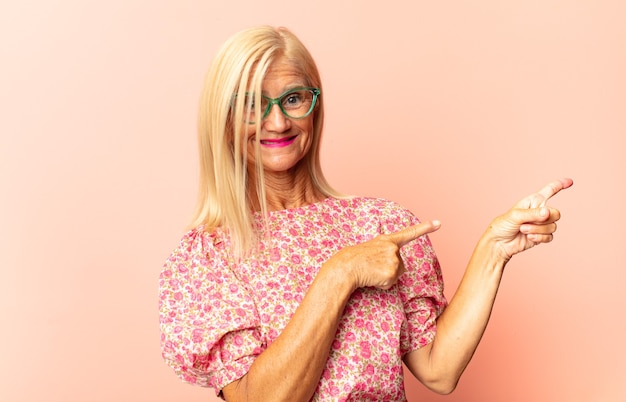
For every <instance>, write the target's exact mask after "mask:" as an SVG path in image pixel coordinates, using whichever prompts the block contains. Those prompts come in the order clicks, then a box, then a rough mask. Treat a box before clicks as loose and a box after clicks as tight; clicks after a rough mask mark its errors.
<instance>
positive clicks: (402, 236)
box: [381, 220, 441, 247]
mask: <svg viewBox="0 0 626 402" xmlns="http://www.w3.org/2000/svg"><path fill="white" fill-rule="evenodd" d="M440 227H441V222H439V221H438V220H433V221H426V222H422V223H419V224H417V225H413V226H409V227H407V228H404V229H402V230H399V231H397V232H394V233H389V234H386V235H381V237H384V238H386V239H387V240H389V241H391V242H393V243H395V244H396V245H397V246H398V247H402V246H404V245H405V244H407V243H408V242H410V241H413V240H415V239H417V238H418V237H420V236H424V235H425V234H428V233H432V232H434V231H436V230H438V229H439V228H440Z"/></svg>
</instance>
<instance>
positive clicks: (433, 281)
mask: <svg viewBox="0 0 626 402" xmlns="http://www.w3.org/2000/svg"><path fill="white" fill-rule="evenodd" d="M391 207H393V209H395V211H393V212H392V211H389V212H388V213H384V214H383V216H384V217H386V218H384V219H383V220H384V224H383V226H384V231H385V232H386V233H391V232H395V231H398V230H402V229H403V228H406V227H408V226H411V225H417V224H419V223H420V221H419V219H418V218H417V217H415V216H414V215H413V214H412V213H411V212H410V211H408V210H406V209H404V208H402V207H400V206H399V205H397V204H394V203H391ZM392 217H393V218H392ZM400 255H401V257H402V260H403V262H404V266H405V268H406V272H405V273H404V274H403V275H402V276H401V277H400V279H399V280H398V291H399V294H400V298H401V300H402V304H403V307H404V314H405V317H406V323H405V325H404V326H403V328H402V329H401V333H400V353H401V354H402V355H403V356H404V355H405V354H407V353H409V352H411V351H413V350H416V349H419V348H421V347H423V346H425V345H427V344H429V343H431V342H432V341H433V339H434V338H435V333H436V331H437V318H438V317H439V315H441V313H442V312H443V310H444V309H445V307H446V306H447V300H446V298H445V296H444V293H443V291H444V282H443V275H442V272H441V267H440V265H439V260H438V259H437V256H436V254H435V251H434V249H433V247H432V243H431V241H430V239H429V238H428V236H421V237H419V238H417V239H415V240H414V241H412V242H410V243H408V244H406V245H405V246H404V247H402V249H401V250H400Z"/></svg>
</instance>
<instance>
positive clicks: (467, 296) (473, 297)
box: [405, 234, 506, 393]
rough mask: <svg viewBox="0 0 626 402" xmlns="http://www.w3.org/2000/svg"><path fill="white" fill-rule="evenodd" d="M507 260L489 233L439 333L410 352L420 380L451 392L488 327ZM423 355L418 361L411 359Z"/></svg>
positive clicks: (444, 315) (443, 316)
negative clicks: (500, 254)
mask: <svg viewBox="0 0 626 402" xmlns="http://www.w3.org/2000/svg"><path fill="white" fill-rule="evenodd" d="M505 263H506V261H504V260H503V259H501V258H499V257H497V256H496V253H494V252H493V245H492V243H491V242H490V239H489V236H488V234H486V235H485V236H483V237H482V238H481V240H480V241H479V242H478V244H477V246H476V248H475V249H474V252H473V254H472V257H471V258H470V261H469V263H468V266H467V269H466V271H465V274H464V275H463V278H462V280H461V282H460V284H459V287H458V289H457V291H456V293H455V294H454V296H453V297H452V299H451V300H450V303H449V305H448V307H447V308H446V309H445V311H444V312H443V313H442V314H441V316H440V317H439V318H438V320H437V333H436V335H435V338H434V340H433V342H432V343H431V344H430V345H428V346H427V347H426V348H424V349H425V350H423V351H419V350H418V351H417V353H416V352H413V353H411V354H409V355H408V356H407V359H405V360H406V362H407V366H408V367H409V369H411V371H412V372H413V374H414V375H416V377H418V379H420V381H422V382H423V383H424V384H426V385H427V386H428V387H429V388H431V389H433V390H434V391H436V392H440V393H449V392H451V391H452V390H454V388H455V387H456V384H457V382H458V380H459V378H460V377H461V374H462V373H463V371H464V370H465V368H466V366H467V364H468V363H469V361H470V360H471V358H472V356H473V354H474V352H475V351H476V348H477V347H478V344H479V342H480V339H481V338H482V335H483V333H484V331H485V328H486V326H487V323H488V322H489V317H490V315H491V311H492V308H493V304H494V301H495V298H496V294H497V291H498V287H499V285H500V280H501V278H502V273H503V269H504V265H505ZM416 359H419V363H418V362H417V361H411V360H416Z"/></svg>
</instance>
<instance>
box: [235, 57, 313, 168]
mask: <svg viewBox="0 0 626 402" xmlns="http://www.w3.org/2000/svg"><path fill="white" fill-rule="evenodd" d="M307 81H308V80H307V79H306V78H305V77H303V76H302V74H301V73H300V72H299V71H298V70H297V69H296V68H295V67H294V66H293V65H292V64H291V63H289V62H288V61H287V60H286V59H285V58H282V57H281V58H279V59H277V60H276V61H275V62H274V63H272V65H271V66H270V68H269V70H268V72H267V73H266V76H265V79H264V80H263V84H262V95H263V96H267V97H269V98H278V97H280V96H281V95H283V94H284V93H285V92H287V91H289V90H290V89H294V88H298V87H305V86H307V85H308V82H307ZM314 114H315V111H314V112H313V113H311V114H309V115H308V116H306V117H304V118H301V119H292V118H289V117H287V116H285V115H284V114H283V112H282V111H281V110H280V107H279V106H278V105H272V107H271V109H270V111H269V113H268V114H267V116H266V117H265V118H264V119H263V120H262V121H261V131H260V138H259V147H260V151H261V163H262V164H263V168H264V170H265V172H266V173H280V172H287V171H289V170H290V169H292V168H293V167H294V166H296V165H297V164H298V162H300V161H301V160H302V158H304V156H305V155H306V153H307V152H308V151H309V149H310V147H311V141H312V139H313V138H312V137H313V116H314ZM255 126H256V125H255V124H250V125H248V129H247V141H246V144H247V145H246V146H247V147H248V149H247V154H248V163H249V164H254V163H255V162H256V161H255V142H256V141H257V138H256V135H257V133H256V130H255Z"/></svg>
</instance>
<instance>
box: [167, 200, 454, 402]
mask: <svg viewBox="0 0 626 402" xmlns="http://www.w3.org/2000/svg"><path fill="white" fill-rule="evenodd" d="M416 223H419V221H418V220H417V218H416V217H414V216H413V215H412V214H411V213H410V212H409V211H407V210H406V209H404V208H402V207H400V206H399V205H398V204H396V203H393V202H390V201H386V200H382V199H374V198H364V197H356V198H351V199H341V200H340V199H334V198H328V199H326V200H324V201H320V202H318V203H315V204H311V205H307V206H304V207H300V208H294V209H286V210H281V211H274V212H271V213H270V214H269V217H268V221H267V224H266V225H265V226H264V225H263V222H262V219H261V217H260V216H257V225H258V227H259V229H260V230H268V231H269V236H261V238H262V240H261V243H260V246H259V247H260V251H259V252H258V253H257V254H256V255H255V258H249V259H244V260H242V261H239V262H237V263H235V262H233V259H232V258H231V256H230V254H229V238H228V236H227V234H226V233H225V232H224V231H221V230H217V231H216V232H213V233H207V232H205V231H204V230H203V228H202V227H198V228H196V229H194V230H191V231H190V232H189V233H187V234H186V235H185V236H184V237H183V238H182V240H181V243H180V246H179V247H178V248H176V249H175V250H174V252H173V253H172V255H171V256H170V257H169V258H168V260H167V262H166V263H165V266H164V268H163V270H162V272H161V275H160V280H159V296H160V300H159V306H160V326H161V346H162V353H163V357H164V359H165V361H166V362H167V364H168V365H170V366H171V367H172V368H173V369H174V371H175V372H176V374H177V375H178V376H179V377H181V378H182V379H183V380H184V381H187V382H189V383H193V384H198V385H201V386H206V387H213V388H214V389H215V390H216V392H217V394H218V395H221V393H220V390H221V389H222V388H224V386H226V385H228V384H229V383H231V382H233V381H235V380H237V379H239V378H241V377H242V376H244V375H245V374H246V373H247V372H248V370H249V369H250V366H251V365H252V363H253V362H254V359H255V357H256V356H258V355H259V354H260V353H262V352H263V351H264V350H265V349H266V348H267V347H268V345H270V344H271V343H272V341H273V340H274V339H276V338H277V337H278V336H279V335H280V333H281V331H282V330H283V328H285V326H286V325H287V323H288V322H289V319H290V317H291V316H292V314H293V313H294V311H295V310H296V308H297V307H298V305H299V304H300V302H301V301H302V299H303V297H304V295H305V294H306V292H307V289H308V287H309V286H310V284H311V282H312V281H313V279H314V278H315V275H316V274H317V272H318V270H319V269H320V266H321V264H322V263H323V262H324V261H326V260H328V259H329V258H330V257H331V256H332V255H333V254H335V253H336V252H337V251H338V250H340V249H341V248H343V247H346V246H349V245H354V244H358V243H362V242H365V241H367V240H370V239H371V238H373V237H375V236H377V235H379V234H381V233H391V232H395V231H398V230H400V229H403V228H405V227H407V226H410V225H413V224H416ZM263 228H265V229H263ZM265 234H266V235H267V233H265ZM401 255H402V258H403V260H404V263H405V267H406V270H407V271H406V272H405V273H404V274H403V275H402V276H401V277H400V279H399V281H398V283H397V284H396V285H394V286H393V287H392V288H391V289H389V290H380V289H375V288H362V289H358V290H356V291H355V292H354V293H353V294H352V296H351V298H350V300H349V301H348V303H347V305H346V307H345V310H344V312H343V316H342V319H341V322H340V324H339V328H338V330H337V333H336V336H335V340H334V342H333V343H332V347H331V350H330V355H329V358H328V361H327V363H326V367H325V369H324V371H323V373H322V376H321V378H320V382H319V384H318V386H317V389H316V391H315V394H314V396H313V398H312V399H311V400H312V401H363V400H376V401H405V400H406V397H405V393H404V380H403V370H402V357H403V356H404V355H405V354H407V353H408V352H410V351H413V350H416V349H418V348H420V347H422V346H424V345H427V344H428V343H430V342H432V340H433V338H434V335H435V331H436V327H435V325H436V323H435V321H436V319H437V317H438V316H439V314H440V313H441V312H442V311H443V309H444V307H445V306H446V300H445V298H444V296H443V280H442V276H441V270H440V267H439V263H438V261H437V258H436V256H435V253H434V251H433V249H432V246H431V243H430V241H429V239H428V237H426V236H422V237H420V238H418V239H416V240H415V241H413V242H411V243H409V244H407V245H406V246H404V247H403V248H402V249H401Z"/></svg>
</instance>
